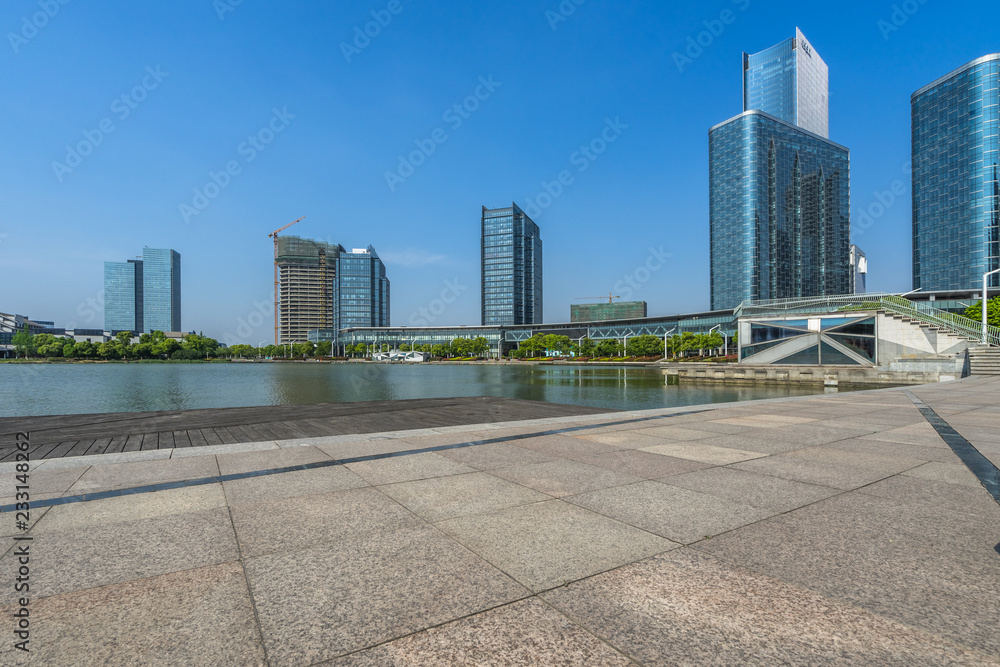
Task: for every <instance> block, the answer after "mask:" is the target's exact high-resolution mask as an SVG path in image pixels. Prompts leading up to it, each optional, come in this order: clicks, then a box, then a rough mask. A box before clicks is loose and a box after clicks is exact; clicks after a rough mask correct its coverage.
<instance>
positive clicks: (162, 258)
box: [104, 248, 181, 333]
mask: <svg viewBox="0 0 1000 667" xmlns="http://www.w3.org/2000/svg"><path fill="white" fill-rule="evenodd" d="M104 329H105V331H133V332H137V333H149V332H151V331H180V330H181V256H180V254H179V253H178V252H177V251H175V250H166V249H159V248H143V250H142V259H130V260H128V261H126V262H105V263H104Z"/></svg>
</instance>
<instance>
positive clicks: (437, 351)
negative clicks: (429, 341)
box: [431, 344, 449, 357]
mask: <svg viewBox="0 0 1000 667" xmlns="http://www.w3.org/2000/svg"><path fill="white" fill-rule="evenodd" d="M448 352H449V348H447V347H445V346H444V345H441V344H438V345H435V346H434V347H432V348H431V354H433V355H434V356H435V357H446V356H448Z"/></svg>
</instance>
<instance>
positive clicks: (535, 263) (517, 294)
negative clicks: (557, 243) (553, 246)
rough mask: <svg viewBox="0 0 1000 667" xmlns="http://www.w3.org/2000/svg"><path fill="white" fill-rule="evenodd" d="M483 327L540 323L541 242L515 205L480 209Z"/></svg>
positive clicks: (530, 224) (525, 216)
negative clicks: (481, 211) (481, 213)
mask: <svg viewBox="0 0 1000 667" xmlns="http://www.w3.org/2000/svg"><path fill="white" fill-rule="evenodd" d="M481 257H482V275H481V281H482V306H481V307H482V324H483V325H484V326H497V325H516V324H537V323H540V322H541V321H542V239H541V237H540V235H539V231H538V225H536V224H535V223H534V222H533V221H532V220H531V218H529V217H528V216H527V215H525V213H524V211H522V210H521V209H520V208H519V207H518V206H517V204H511V206H510V207H509V208H496V209H488V208H486V207H485V206H484V207H483V217H482V246H481Z"/></svg>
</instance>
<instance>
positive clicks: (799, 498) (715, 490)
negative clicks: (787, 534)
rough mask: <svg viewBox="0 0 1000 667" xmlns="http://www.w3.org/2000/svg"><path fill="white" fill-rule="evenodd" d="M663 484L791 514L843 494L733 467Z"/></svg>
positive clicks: (670, 479)
mask: <svg viewBox="0 0 1000 667" xmlns="http://www.w3.org/2000/svg"><path fill="white" fill-rule="evenodd" d="M660 481H661V482H663V483H664V484H669V485H671V486H679V487H681V488H685V489H689V490H691V491H697V492H698V493H706V494H708V495H710V496H715V497H717V498H723V499H725V500H729V501H733V502H738V503H743V504H747V505H752V506H753V507H762V508H765V509H768V510H773V511H775V512H788V511H790V510H793V509H797V508H799V507H803V506H804V505H810V504H812V503H814V502H816V501H818V500H822V499H824V498H829V497H830V496H833V495H836V494H837V493H839V491H838V490H837V489H831V488H830V487H828V486H817V485H815V484H804V483H802V482H793V481H791V480H787V479H781V478H780V477H772V476H770V475H759V474H757V473H752V472H747V471H746V470H737V469H735V468H729V467H717V468H709V469H707V470H699V471H697V472H689V473H685V474H682V475H672V476H670V477H664V478H662V479H660Z"/></svg>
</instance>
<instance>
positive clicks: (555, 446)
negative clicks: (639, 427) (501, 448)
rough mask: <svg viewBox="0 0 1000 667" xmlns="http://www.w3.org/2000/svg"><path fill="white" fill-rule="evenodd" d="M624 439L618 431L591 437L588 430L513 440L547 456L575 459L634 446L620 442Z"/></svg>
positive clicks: (516, 443)
mask: <svg viewBox="0 0 1000 667" xmlns="http://www.w3.org/2000/svg"><path fill="white" fill-rule="evenodd" d="M580 434H583V435H580ZM576 436H579V437H576ZM622 439H623V436H620V435H619V434H618V433H611V434H606V435H596V436H593V437H590V436H589V435H588V431H580V432H578V433H573V434H566V435H543V436H539V437H537V438H523V439H519V440H515V441H513V442H514V444H515V445H517V446H518V447H523V448H524V449H530V450H532V451H535V452H539V453H541V454H545V455H546V456H553V457H558V458H566V459H575V458H577V457H580V456H593V455H594V454H603V453H604V452H613V451H617V450H619V449H630V448H632V445H631V444H627V443H624V442H618V441H619V440H622ZM613 441H614V442H613Z"/></svg>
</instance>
